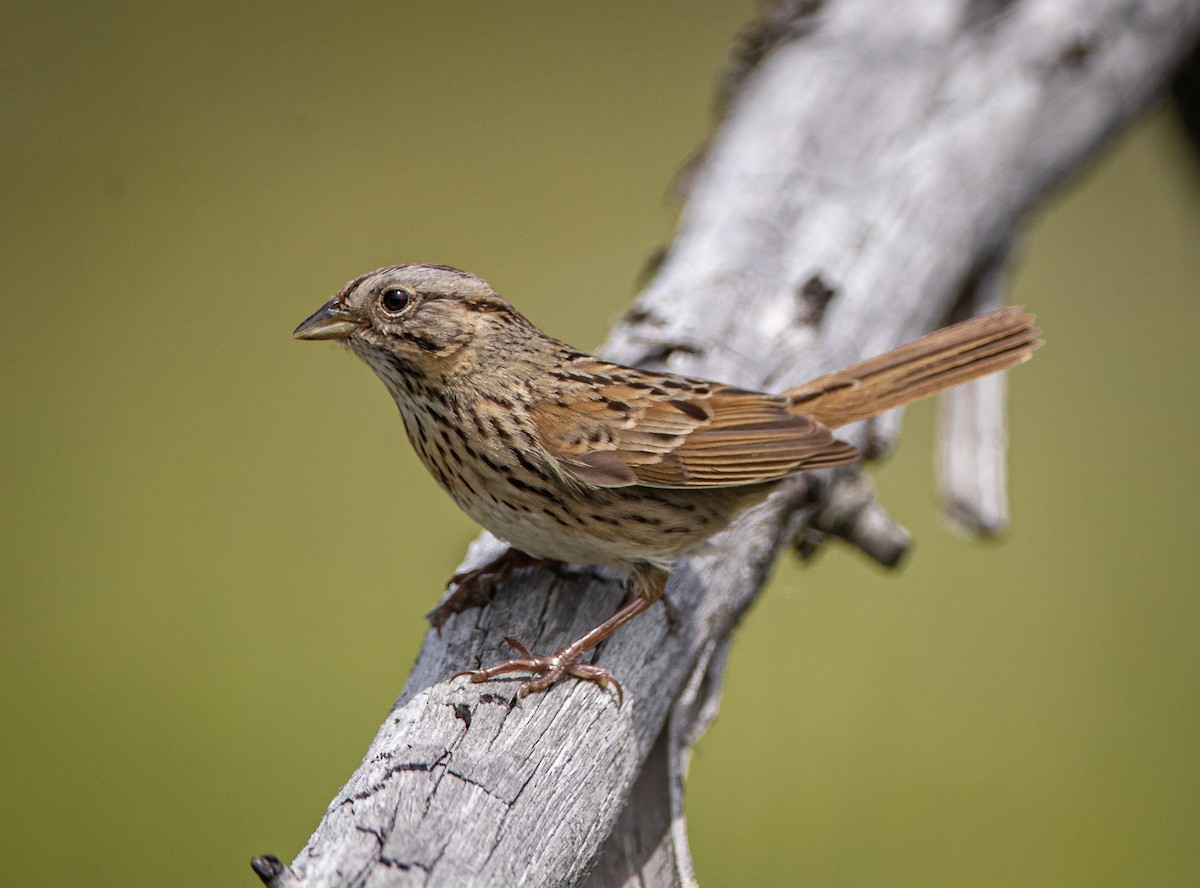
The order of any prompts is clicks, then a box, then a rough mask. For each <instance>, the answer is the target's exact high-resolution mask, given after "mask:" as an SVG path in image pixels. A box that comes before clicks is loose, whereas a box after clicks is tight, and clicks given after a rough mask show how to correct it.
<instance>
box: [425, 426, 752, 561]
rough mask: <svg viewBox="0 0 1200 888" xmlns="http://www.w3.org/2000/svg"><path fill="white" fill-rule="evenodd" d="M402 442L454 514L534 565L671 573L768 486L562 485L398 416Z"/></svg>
mask: <svg viewBox="0 0 1200 888" xmlns="http://www.w3.org/2000/svg"><path fill="white" fill-rule="evenodd" d="M401 412H402V413H403V414H404V419H405V426H406V427H407V428H408V431H409V440H410V441H411V442H412V444H413V447H414V449H415V450H416V451H417V454H418V455H419V456H420V457H421V460H422V462H424V463H425V466H426V468H428V469H429V471H430V473H431V474H432V475H433V476H434V478H435V479H436V480H437V482H438V484H439V485H441V487H442V489H443V490H445V491H446V492H447V493H448V494H450V496H451V498H453V500H454V502H455V503H456V504H457V505H458V507H459V508H460V509H462V510H463V511H464V512H466V513H467V514H468V515H470V516H471V517H472V518H473V519H474V520H475V521H477V522H478V523H479V524H481V525H483V526H484V527H485V528H487V529H488V530H489V531H491V532H492V533H493V534H495V535H496V536H497V537H500V538H501V539H503V540H505V541H506V542H508V543H509V544H510V545H512V546H514V547H516V548H518V549H520V550H521V551H523V552H526V553H528V554H529V555H533V556H535V557H539V558H552V559H554V560H556V561H565V562H568V563H571V564H605V565H612V566H619V567H628V566H630V565H634V564H653V565H655V566H658V567H664V568H669V567H670V566H671V564H672V563H673V562H674V561H675V559H676V558H678V557H679V556H680V555H682V554H684V553H686V552H688V551H690V550H692V549H695V548H696V547H697V546H699V545H700V544H701V543H703V542H704V541H705V540H707V539H708V538H709V537H710V536H712V535H713V534H715V533H717V532H718V531H720V530H721V529H723V528H724V527H725V526H726V525H727V524H728V523H729V521H730V520H731V519H732V518H734V517H735V516H736V515H737V513H738V512H739V511H741V509H742V508H744V507H745V506H746V505H749V504H751V503H752V502H755V501H758V500H761V499H763V498H764V497H765V496H766V495H767V493H769V491H770V489H771V487H773V486H774V485H756V486H754V487H741V488H692V489H662V488H650V487H642V486H636V485H635V486H630V487H617V488H595V487H583V486H581V485H578V484H569V483H566V482H564V481H563V479H562V478H561V477H558V476H557V475H555V474H553V473H552V472H551V471H550V470H548V469H546V468H544V467H541V466H539V464H538V462H537V461H536V459H535V457H534V455H532V454H530V453H527V452H524V451H522V452H521V453H519V454H518V453H516V452H515V451H513V450H511V449H506V448H502V447H496V446H490V447H489V443H493V442H485V441H480V440H478V439H471V440H468V439H466V438H465V437H463V436H462V435H461V434H459V433H456V432H455V431H454V430H452V429H450V430H448V429H447V428H446V426H445V425H444V424H443V425H437V424H426V425H425V429H424V434H422V433H421V431H419V430H418V429H419V426H420V419H421V417H418V416H416V415H411V414H409V413H407V412H406V411H404V410H403V409H402V411H401Z"/></svg>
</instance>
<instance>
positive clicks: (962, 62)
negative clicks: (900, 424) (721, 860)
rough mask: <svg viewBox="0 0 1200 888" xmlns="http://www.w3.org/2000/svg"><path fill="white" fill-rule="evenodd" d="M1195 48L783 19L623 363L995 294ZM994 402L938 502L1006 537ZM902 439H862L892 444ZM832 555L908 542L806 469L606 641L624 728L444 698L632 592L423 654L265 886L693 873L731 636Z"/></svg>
mask: <svg viewBox="0 0 1200 888" xmlns="http://www.w3.org/2000/svg"><path fill="white" fill-rule="evenodd" d="M1198 33H1200V4H1198V3H1196V0H1086V2H1085V0H973V2H968V0H957V2H953V0H901V2H894V3H879V2H877V0H826V2H820V0H788V2H780V3H777V4H775V5H774V6H772V7H771V8H770V9H769V10H768V12H767V13H766V14H765V15H764V17H763V19H762V21H761V22H760V23H759V25H758V26H757V27H756V28H755V29H754V30H753V31H752V32H751V36H750V38H749V39H748V40H747V41H746V43H745V46H744V51H743V52H742V54H741V57H740V61H741V63H740V65H739V67H738V68H737V69H736V76H735V78H734V79H733V81H732V86H731V88H730V91H729V93H730V94H729V101H728V103H727V107H726V111H725V119H724V121H723V123H722V124H721V126H720V129H719V131H718V132H717V133H716V135H715V137H714V138H713V140H712V142H711V144H710V145H709V146H708V148H707V150H706V152H705V153H704V154H703V156H702V157H701V158H700V160H699V161H698V163H697V164H696V166H695V167H694V170H693V175H692V177H691V181H690V185H689V188H688V191H689V195H688V200H687V204H686V207H685V209H684V212H683V215H682V219H681V222H680V225H679V230H678V233H677V235H676V237H675V240H674V242H673V243H672V244H671V246H670V248H669V250H668V251H667V254H666V257H665V259H664V261H663V263H662V265H661V267H660V268H659V269H658V271H657V272H656V274H655V276H654V278H653V280H652V281H651V282H650V284H649V285H648V286H647V287H646V289H645V290H644V291H643V292H642V294H641V295H640V296H639V297H638V299H637V301H636V304H635V305H634V307H633V309H632V310H631V311H630V312H629V314H628V315H627V317H626V319H625V320H624V321H623V322H622V323H621V324H620V325H619V326H618V327H617V329H616V330H615V331H614V332H613V334H612V336H611V338H610V340H609V342H608V345H607V347H606V349H605V354H606V356H608V357H610V358H615V359H617V360H621V361H624V362H630V363H641V364H648V365H656V366H665V367H668V368H670V369H671V370H675V371H679V372H686V373H689V374H695V375H703V376H708V377H712V378H716V379H721V380H724V381H728V382H732V383H735V384H740V385H743V386H746V387H750V388H765V389H768V390H769V389H778V388H782V387H784V386H785V385H788V384H792V383H797V382H800V381H803V380H805V379H807V378H809V377H812V376H815V375H817V374H818V373H820V372H824V371H827V370H830V369H833V368H835V367H836V366H840V365H844V364H849V363H851V362H853V361H856V360H858V359H860V358H863V357H865V356H868V355H871V354H874V353H876V352H880V351H883V350H885V349H887V348H890V347H892V346H894V345H896V344H898V343H901V342H904V341H907V340H909V339H912V338H915V337H917V336H918V335H920V334H922V333H924V332H925V331H927V330H929V329H931V328H933V327H935V326H937V325H938V324H939V323H941V322H942V321H944V320H946V319H947V318H948V317H949V316H950V315H952V314H953V313H954V312H956V311H958V312H963V311H968V312H973V311H975V310H977V309H980V308H983V307H985V306H989V305H991V304H993V303H994V302H995V301H997V300H998V299H999V294H1000V291H1001V287H1000V284H999V280H1000V279H999V277H998V275H999V274H1000V273H1001V271H1002V269H1003V266H1004V263H1005V257H1006V256H1007V255H1008V248H1009V245H1010V244H1011V243H1013V241H1014V236H1015V232H1016V229H1017V226H1018V225H1019V223H1020V221H1021V219H1022V217H1023V216H1024V215H1025V213H1026V212H1027V211H1028V210H1029V209H1030V207H1032V206H1033V205H1034V204H1035V203H1036V202H1037V201H1038V200H1039V199H1040V198H1041V197H1042V196H1043V195H1044V194H1046V192H1047V191H1048V190H1049V189H1051V188H1052V187H1053V186H1054V185H1056V184H1057V183H1059V182H1061V181H1062V180H1063V179H1064V178H1065V177H1066V176H1068V175H1069V174H1070V173H1071V172H1072V171H1073V170H1075V169H1077V168H1078V167H1079V166H1080V165H1081V164H1082V163H1083V162H1084V161H1085V160H1086V159H1087V158H1088V157H1089V156H1090V155H1091V154H1093V152H1095V151H1096V150H1097V148H1098V146H1100V145H1102V144H1103V143H1104V142H1105V140H1106V139H1107V138H1108V137H1109V136H1110V135H1111V134H1113V133H1114V132H1115V131H1117V130H1118V129H1119V128H1120V127H1122V126H1123V125H1124V124H1127V123H1128V122H1129V121H1131V120H1132V119H1133V118H1135V117H1136V116H1137V115H1139V114H1141V113H1143V112H1144V111H1146V110H1147V109H1148V108H1149V107H1150V106H1151V104H1152V103H1153V102H1154V101H1155V100H1156V97H1158V96H1159V95H1160V94H1161V93H1162V92H1163V90H1164V87H1165V85H1166V84H1167V83H1168V82H1169V80H1170V78H1171V75H1172V73H1173V69H1174V68H1175V67H1176V65H1177V64H1178V63H1179V61H1180V60H1181V59H1182V58H1183V57H1184V56H1185V55H1186V54H1187V52H1188V51H1189V50H1190V49H1191V47H1192V46H1193V45H1194V43H1195V41H1196V37H1197V34H1198ZM484 271H486V270H484ZM1034 308H1036V306H1034ZM1001 402H1002V394H1001V384H1000V383H997V382H989V383H987V384H986V385H985V387H983V388H982V389H980V388H977V389H976V390H975V391H973V392H965V393H962V394H961V395H958V396H956V398H955V399H954V401H953V403H952V404H951V406H950V407H949V408H948V409H947V411H946V413H945V424H946V430H945V433H944V436H943V439H942V440H943V445H942V446H943V451H942V452H943V465H944V466H945V472H944V481H943V484H944V488H945V490H946V491H947V494H948V497H949V499H950V501H951V503H952V507H953V510H954V513H955V515H956V516H957V518H958V520H959V521H960V522H961V523H963V524H964V525H966V526H968V527H972V528H974V529H976V530H980V531H985V532H986V531H989V530H994V529H995V528H996V527H998V526H999V525H1001V524H1002V523H1003V521H1004V519H1005V511H1004V500H1003V472H1002V460H1003V449H1004V448H1003V422H1002V407H1001ZM895 430H896V423H895V418H894V417H883V418H881V419H880V420H879V421H876V422H871V423H866V424H863V425H861V426H860V427H859V428H857V429H853V430H851V437H852V438H853V439H854V440H855V441H856V443H859V444H860V445H863V446H865V447H866V448H867V449H868V451H870V452H876V453H878V452H880V451H881V450H883V449H885V448H886V447H888V446H890V444H891V443H892V440H893V438H894V435H895ZM829 535H836V536H839V537H842V538H844V539H846V540H849V541H850V542H851V543H852V544H854V545H856V546H858V547H859V548H861V549H862V550H863V551H865V552H867V553H868V554H869V555H871V556H872V557H874V558H876V559H878V560H880V561H882V562H884V563H894V562H895V561H896V560H898V558H899V557H900V555H901V554H902V553H903V551H904V547H905V543H906V535H905V534H904V532H903V531H902V530H901V529H900V528H898V527H896V526H895V525H894V523H893V522H891V520H890V519H889V518H888V517H887V515H886V513H884V512H883V510H882V508H881V507H880V506H879V505H878V504H877V503H875V502H874V500H873V498H872V496H871V494H870V487H869V482H867V481H866V480H865V476H863V475H861V474H860V473H858V472H856V471H844V472H840V473H838V474H836V475H832V476H831V475H828V474H826V475H819V474H818V475H814V476H811V477H804V478H800V479H797V480H796V481H795V483H791V484H790V485H789V486H786V487H785V488H784V489H782V490H781V491H780V493H779V494H777V495H776V496H774V497H773V498H772V499H771V500H770V501H769V502H768V503H767V504H766V505H765V506H764V507H761V508H759V509H756V510H754V511H752V512H751V513H749V514H747V515H745V516H744V517H743V518H742V519H741V520H739V521H738V522H737V523H736V524H735V526H734V527H732V528H731V529H730V530H729V531H728V532H726V533H725V534H723V535H722V536H721V537H719V538H718V539H717V540H716V541H715V544H714V545H713V547H712V548H711V550H709V551H707V552H705V553H703V554H701V555H698V556H696V557H693V558H689V559H686V560H685V561H683V562H682V563H681V564H680V565H679V566H678V567H677V569H676V570H675V572H674V573H673V575H672V582H671V584H670V586H669V588H668V590H667V598H668V600H669V603H670V607H671V610H672V612H673V613H674V614H675V616H676V620H675V621H674V622H673V623H672V624H668V620H667V618H666V616H665V613H666V612H665V609H664V608H661V607H660V608H654V609H652V610H651V611H650V612H648V613H647V614H646V615H644V616H643V617H641V618H639V619H638V620H637V621H636V623H634V624H633V625H631V626H630V627H628V628H626V629H624V630H622V631H621V632H618V633H617V634H616V635H614V637H613V638H612V639H610V640H609V641H607V642H605V644H604V645H603V646H602V648H601V650H600V652H599V660H600V662H602V663H603V664H604V665H606V666H608V667H610V668H611V669H612V670H613V671H614V672H615V673H616V674H617V675H619V676H620V677H621V679H622V681H623V682H624V684H625V705H624V707H622V708H620V709H618V708H617V706H616V704H615V702H614V700H613V698H612V697H611V696H607V695H605V694H603V693H601V692H599V691H598V690H597V688H596V687H594V686H592V685H589V684H585V683H580V682H571V681H565V682H562V683H561V684H559V685H557V686H555V687H554V688H552V689H551V690H550V691H549V692H548V693H545V694H539V695H536V696H534V697H532V698H530V699H528V700H526V701H525V702H524V703H523V704H522V705H519V706H514V705H513V700H512V698H513V688H514V687H515V686H514V685H513V684H512V683H505V682H494V683H490V684H486V685H469V684H467V683H465V682H464V681H462V680H458V681H451V680H450V676H452V675H454V674H455V673H456V672H458V671H460V670H464V669H469V668H472V667H475V666H479V665H481V664H484V663H487V662H490V661H492V660H495V659H496V658H497V657H498V656H499V655H501V654H502V653H503V643H502V639H503V637H504V636H506V635H514V636H518V637H520V638H523V639H524V640H525V641H527V642H529V643H530V644H531V646H532V647H534V648H537V649H546V650H554V649H556V648H557V647H559V646H560V645H561V644H563V643H564V642H566V641H567V640H569V639H572V638H575V637H577V636H578V635H579V634H580V633H581V632H583V631H584V630H586V629H587V628H589V627H591V626H593V625H595V624H596V623H597V622H598V621H599V620H600V619H602V618H603V617H606V616H607V615H608V614H609V613H611V612H612V611H613V610H614V608H615V607H616V606H617V604H618V603H619V601H620V599H621V597H622V595H623V591H622V588H621V586H620V584H619V583H617V582H613V581H611V580H606V579H604V578H602V577H596V576H593V575H591V574H589V573H585V572H580V573H579V574H578V575H577V576H568V577H556V576H554V575H552V574H549V573H546V572H543V571H533V570H529V571H523V572H521V573H520V574H518V575H517V576H516V577H515V578H514V579H513V581H511V582H509V583H507V584H506V585H505V586H504V587H503V588H501V589H500V590H499V594H498V596H497V599H496V601H495V603H494V604H492V605H490V606H488V607H487V608H484V609H482V610H476V611H471V612H468V613H465V614H462V615H460V616H457V617H455V618H454V619H452V620H451V621H450V622H449V623H448V624H447V625H446V627H445V628H444V629H443V632H442V634H441V636H438V635H437V634H434V633H432V632H431V633H430V634H429V635H428V636H427V637H426V639H425V643H424V646H423V648H422V650H421V652H420V655H419V657H418V659H417V662H416V665H415V667H414V668H413V671H412V675H411V677H410V678H409V681H408V684H407V685H406V687H405V688H404V691H403V693H402V695H401V697H400V699H399V700H398V701H397V703H396V704H395V706H394V708H393V709H392V711H391V712H390V713H389V715H388V717H387V720H386V721H385V723H384V724H383V726H382V727H381V728H380V729H379V732H378V734H377V735H376V737H375V740H374V742H373V743H372V744H371V747H370V749H369V750H368V751H367V754H366V758H365V760H364V761H363V763H362V765H361V767H360V768H359V769H358V770H357V771H356V772H355V773H354V775H353V776H352V777H351V778H350V780H349V782H348V783H347V784H346V786H345V787H344V788H343V790H342V791H341V792H339V793H338V795H337V797H336V798H335V799H334V800H333V802H332V803H331V804H330V807H329V810H328V812H327V814H326V816H325V818H324V819H323V820H322V822H321V824H320V825H319V826H318V827H317V830H316V832H315V833H314V834H313V836H312V838H311V839H310V840H309V842H308V844H307V845H306V846H305V848H304V849H303V850H302V851H301V852H300V854H299V855H298V856H297V857H296V859H295V861H294V862H293V863H292V865H291V866H290V867H288V866H285V865H283V864H282V863H280V862H279V861H278V860H276V859H275V858H259V859H257V860H256V861H255V864H254V865H255V869H256V871H257V872H258V873H259V874H260V876H262V878H263V881H264V882H266V883H267V884H268V885H271V886H275V888H284V886H301V885H311V886H317V885H321V886H324V885H356V886H359V885H361V886H368V885H369V886H384V885H386V886H392V885H425V886H434V885H445V886H464V885H480V886H482V885H489V886H490V885H518V884H522V885H576V884H583V883H585V882H586V884H587V885H588V886H595V888H599V886H616V885H628V886H634V885H643V886H666V885H679V884H688V883H690V882H691V881H692V878H693V877H692V874H691V864H690V859H689V856H688V853H687V846H686V837H685V833H684V828H683V807H682V782H683V775H684V772H685V771H686V765H687V756H688V751H689V749H690V747H691V744H692V743H693V742H694V740H695V739H696V738H697V737H698V736H699V734H700V733H701V732H702V731H703V730H704V727H705V725H706V724H707V723H708V722H709V720H710V719H711V717H712V715H713V713H714V712H715V710H716V706H717V700H718V695H719V690H720V683H721V676H722V673H723V667H724V663H725V652H726V650H727V648H728V644H729V639H730V633H731V632H732V630H733V628H734V627H735V626H736V625H737V622H738V620H739V618H740V617H741V616H742V614H743V613H744V612H745V610H746V609H747V607H749V605H750V603H751V602H752V601H753V600H754V597H755V596H756V595H757V594H758V591H759V588H760V587H761V585H762V583H763V580H764V579H765V577H766V575H767V573H768V570H769V569H770V566H771V563H772V561H773V560H774V558H775V557H776V555H777V553H778V552H779V550H780V548H781V547H783V546H784V545H786V544H788V543H789V542H792V541H797V540H798V541H799V542H800V544H801V547H802V548H811V547H812V546H813V545H816V544H817V543H819V541H820V540H822V539H824V538H825V537H827V536H829ZM489 545H493V543H489V542H488V541H487V540H486V538H485V539H484V540H482V541H480V542H479V543H478V544H477V545H476V547H474V549H473V551H472V552H471V554H470V556H469V558H468V561H469V562H474V563H478V561H479V560H481V558H482V556H483V551H482V550H484V549H486V548H487V547H488V546H489ZM589 873H590V875H589Z"/></svg>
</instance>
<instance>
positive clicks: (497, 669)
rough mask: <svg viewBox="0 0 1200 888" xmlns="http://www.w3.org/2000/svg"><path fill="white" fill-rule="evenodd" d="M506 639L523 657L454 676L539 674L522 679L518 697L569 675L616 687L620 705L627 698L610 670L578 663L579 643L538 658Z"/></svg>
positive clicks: (484, 677)
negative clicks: (512, 673) (525, 679)
mask: <svg viewBox="0 0 1200 888" xmlns="http://www.w3.org/2000/svg"><path fill="white" fill-rule="evenodd" d="M504 640H505V641H506V642H507V643H508V644H509V646H510V647H512V648H513V649H514V650H516V652H517V653H518V654H520V655H521V656H519V657H514V658H513V659H511V660H505V661H504V662H503V663H497V664H496V665H495V666H489V667H488V668H487V669H474V670H469V671H467V672H460V673H458V675H456V676H454V677H455V678H460V677H462V676H467V677H468V678H470V679H471V681H472V682H481V681H489V680H491V679H493V678H496V677H497V676H501V675H507V674H508V673H510V672H532V673H534V674H535V675H537V678H532V679H530V680H528V681H526V682H522V684H521V687H520V688H518V689H517V696H519V697H528V696H529V695H530V694H532V693H535V692H537V691H544V690H545V689H546V688H548V687H550V685H552V684H554V683H555V682H556V681H558V680H559V679H560V678H563V677H565V676H567V675H570V676H573V677H574V678H580V679H583V680H584V681H591V682H595V683H596V684H598V685H600V687H602V688H610V687H611V688H613V689H614V690H615V691H616V692H617V706H618V707H620V705H621V703H622V702H623V701H624V697H625V694H624V692H623V691H622V690H621V683H620V682H619V681H617V679H616V677H615V676H614V675H613V674H612V673H611V672H609V671H608V670H607V669H605V668H604V667H603V666H593V665H591V664H590V663H580V662H578V661H579V658H580V657H581V656H583V654H584V649H582V648H581V647H580V646H579V644H578V643H576V644H569V645H567V646H566V647H565V648H563V649H561V650H559V651H556V652H554V653H553V654H550V655H549V656H540V657H539V656H534V655H533V654H531V653H530V652H529V648H527V647H525V645H523V644H522V643H521V642H520V641H518V640H517V639H515V638H505V639H504Z"/></svg>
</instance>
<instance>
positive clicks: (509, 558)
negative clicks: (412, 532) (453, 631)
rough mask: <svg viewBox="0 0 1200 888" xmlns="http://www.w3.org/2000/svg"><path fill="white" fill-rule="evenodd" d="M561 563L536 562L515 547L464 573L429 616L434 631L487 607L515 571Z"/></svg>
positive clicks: (457, 576)
mask: <svg viewBox="0 0 1200 888" xmlns="http://www.w3.org/2000/svg"><path fill="white" fill-rule="evenodd" d="M559 564H560V562H558V561H554V560H553V559H551V558H535V557H534V556H532V555H529V554H526V553H525V552H522V551H521V550H520V549H514V548H512V547H511V546H510V547H509V548H507V549H505V550H504V551H503V552H501V553H500V554H499V555H497V556H496V557H495V558H493V559H492V560H491V561H489V562H488V563H487V564H485V565H483V566H482V567H477V568H475V569H474V570H464V571H463V572H462V573H456V574H455V575H454V576H452V577H451V578H450V582H449V583H448V584H447V587H448V588H449V589H450V590H451V591H450V594H449V595H447V596H446V597H445V598H443V599H442V600H441V602H440V603H439V604H438V606H437V607H435V608H434V609H433V610H431V611H430V612H429V613H427V614H426V615H425V619H427V620H428V621H429V622H430V624H431V625H432V626H433V628H434V629H438V630H440V629H441V628H442V626H443V625H444V624H445V622H446V621H447V620H448V619H450V618H451V617H452V616H454V614H458V613H462V612H463V611H465V610H469V609H470V608H473V607H483V606H484V605H485V604H488V603H489V602H490V601H491V600H492V589H493V588H494V587H495V586H496V584H497V583H499V582H501V581H502V580H504V579H505V578H506V577H508V575H509V574H511V573H512V572H513V571H515V570H520V569H521V568H523V567H553V566H557V565H559Z"/></svg>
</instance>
